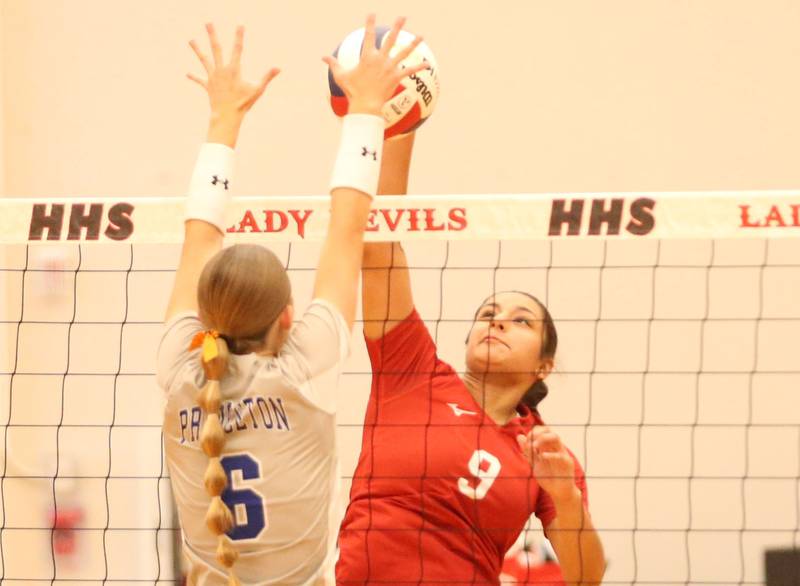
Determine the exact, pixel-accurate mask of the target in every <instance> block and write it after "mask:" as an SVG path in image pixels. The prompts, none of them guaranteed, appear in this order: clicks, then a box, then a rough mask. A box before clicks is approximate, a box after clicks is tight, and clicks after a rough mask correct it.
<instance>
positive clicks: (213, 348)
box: [189, 330, 219, 362]
mask: <svg viewBox="0 0 800 586" xmlns="http://www.w3.org/2000/svg"><path fill="white" fill-rule="evenodd" d="M217 338H219V332H218V331H217V330H206V331H204V332H197V333H196V334H195V336H194V338H192V343H191V344H189V350H196V349H197V348H200V347H202V348H203V362H210V361H211V360H214V358H216V357H217V356H219V350H218V349H217Z"/></svg>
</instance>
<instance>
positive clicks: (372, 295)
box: [361, 132, 414, 340]
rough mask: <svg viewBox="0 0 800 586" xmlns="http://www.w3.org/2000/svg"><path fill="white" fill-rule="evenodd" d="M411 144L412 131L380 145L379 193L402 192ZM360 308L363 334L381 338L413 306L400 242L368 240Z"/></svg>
mask: <svg viewBox="0 0 800 586" xmlns="http://www.w3.org/2000/svg"><path fill="white" fill-rule="evenodd" d="M413 148H414V133H413V132H412V133H409V134H405V135H401V136H399V137H395V138H392V139H390V140H387V141H386V142H385V143H384V145H383V161H382V163H381V178H380V183H379V184H378V194H380V195H405V194H406V193H407V191H408V172H409V168H410V166H411V154H412V151H413ZM361 279H362V281H361V296H362V297H361V311H362V316H363V319H364V336H365V337H366V338H367V339H369V340H375V339H378V338H382V337H383V336H384V335H386V334H387V333H389V332H390V331H391V330H393V329H394V328H395V327H397V325H398V324H400V323H401V322H402V321H403V320H404V319H405V318H406V317H408V316H409V315H410V314H411V312H412V311H413V310H414V298H413V296H412V293H411V279H410V278H409V274H408V262H407V260H406V253H405V251H403V247H402V246H401V245H400V243H399V242H367V243H365V245H364V258H363V269H362V273H361Z"/></svg>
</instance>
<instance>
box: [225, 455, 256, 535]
mask: <svg viewBox="0 0 800 586" xmlns="http://www.w3.org/2000/svg"><path fill="white" fill-rule="evenodd" d="M219 462H220V464H222V467H223V468H224V469H225V475H226V476H227V477H228V486H227V487H226V488H225V490H224V491H223V492H222V494H221V495H220V496H221V498H222V501H223V502H224V503H225V504H226V505H227V506H228V508H229V509H230V510H231V512H232V513H233V518H234V526H233V529H231V530H230V531H228V537H230V538H231V539H233V540H240V539H254V538H256V537H258V536H259V535H260V534H261V532H262V531H263V530H264V529H266V528H267V511H266V508H265V507H264V497H263V496H261V495H260V494H259V493H258V492H256V491H255V490H253V489H251V488H238V487H237V484H238V483H237V481H236V480H234V478H233V473H234V472H239V473H240V474H241V480H258V479H260V478H261V465H260V464H259V462H258V460H256V459H255V458H253V457H252V456H251V455H250V454H236V455H231V456H224V457H222V458H221V459H220V461H219ZM237 476H238V475H237ZM242 517H244V518H242Z"/></svg>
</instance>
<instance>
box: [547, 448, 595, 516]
mask: <svg viewBox="0 0 800 586" xmlns="http://www.w3.org/2000/svg"><path fill="white" fill-rule="evenodd" d="M569 454H570V456H572V460H573V461H574V462H575V484H576V485H577V487H578V489H579V490H580V491H581V497H582V500H583V506H584V507H586V510H587V511H588V510H589V491H588V488H587V487H586V473H585V472H584V471H583V467H581V464H580V462H578V458H576V457H575V454H573V453H572V451H570V452H569ZM534 512H535V513H536V516H537V517H538V518H539V520H540V521H541V522H542V527H544V528H545V529H547V527H548V525H550V523H552V522H553V520H554V519H555V518H556V506H555V504H554V503H553V499H551V498H550V495H549V494H547V492H546V491H544V490H542V489H539V496H538V497H537V499H536V510H535V511H534Z"/></svg>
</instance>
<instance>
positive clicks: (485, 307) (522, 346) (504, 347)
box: [467, 292, 544, 378]
mask: <svg viewBox="0 0 800 586" xmlns="http://www.w3.org/2000/svg"><path fill="white" fill-rule="evenodd" d="M543 334H544V311H543V309H542V308H541V307H540V306H539V304H538V303H537V302H536V301H535V300H533V299H531V298H530V297H528V296H527V295H523V294H522V293H516V292H508V293H498V294H497V295H494V296H492V297H489V298H488V299H486V301H484V302H483V304H482V305H481V306H480V307H479V308H478V311H477V313H476V315H475V321H474V322H473V324H472V329H471V330H470V333H469V337H468V338H467V369H468V370H469V371H470V372H472V373H487V372H491V373H501V372H502V373H519V374H520V375H521V376H524V375H530V376H531V378H533V377H534V376H535V375H536V373H537V371H538V370H539V369H540V368H541V366H542V362H543V361H542V360H541V359H540V358H539V357H540V355H541V350H542V343H543Z"/></svg>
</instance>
